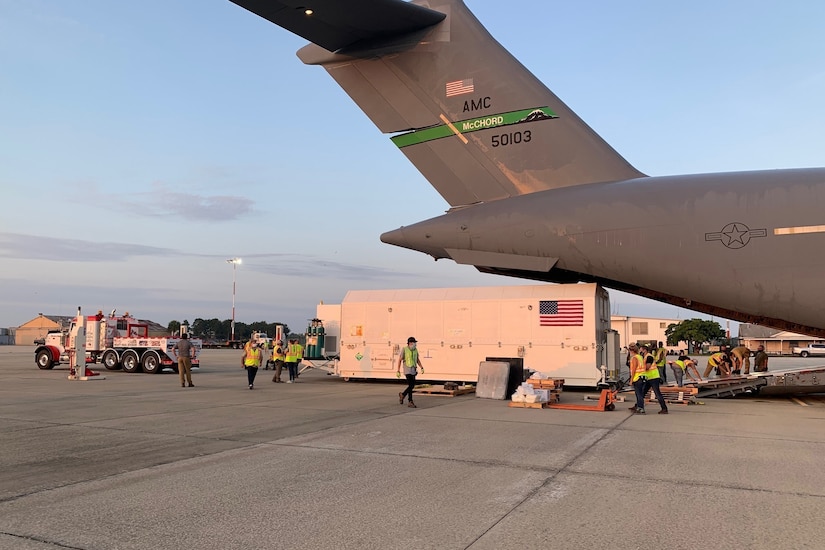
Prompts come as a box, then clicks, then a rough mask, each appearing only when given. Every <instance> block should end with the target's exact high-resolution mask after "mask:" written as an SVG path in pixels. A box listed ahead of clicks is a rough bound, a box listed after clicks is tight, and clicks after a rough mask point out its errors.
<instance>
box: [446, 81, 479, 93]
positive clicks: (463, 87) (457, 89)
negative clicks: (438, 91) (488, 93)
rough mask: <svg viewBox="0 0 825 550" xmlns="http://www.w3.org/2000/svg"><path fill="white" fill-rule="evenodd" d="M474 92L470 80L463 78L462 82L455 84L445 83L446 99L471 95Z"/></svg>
mask: <svg viewBox="0 0 825 550" xmlns="http://www.w3.org/2000/svg"><path fill="white" fill-rule="evenodd" d="M474 91H475V86H473V79H472V78H465V79H464V80H456V81H455V82H447V97H453V96H454V95H462V94H471V93H473V92H474Z"/></svg>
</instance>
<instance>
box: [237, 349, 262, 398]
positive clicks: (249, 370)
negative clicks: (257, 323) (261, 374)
mask: <svg viewBox="0 0 825 550" xmlns="http://www.w3.org/2000/svg"><path fill="white" fill-rule="evenodd" d="M261 359H263V352H262V351H261V348H260V346H259V345H258V342H250V343H249V346H248V347H245V348H244V352H243V357H241V367H242V368H245V369H246V378H247V380H248V381H249V389H250V390H251V389H252V388H253V387H254V386H255V375H256V374H258V367H260V366H261Z"/></svg>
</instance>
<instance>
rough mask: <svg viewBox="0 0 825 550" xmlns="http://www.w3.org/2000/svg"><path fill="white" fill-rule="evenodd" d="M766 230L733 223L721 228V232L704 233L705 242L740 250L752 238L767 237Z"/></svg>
mask: <svg viewBox="0 0 825 550" xmlns="http://www.w3.org/2000/svg"><path fill="white" fill-rule="evenodd" d="M767 235H768V230H767V229H751V228H749V227H748V226H747V225H745V224H744V223H740V222H733V223H729V224H727V225H726V226H725V227H723V228H722V231H719V232H714V233H705V241H722V244H723V245H725V246H726V247H728V248H733V249H736V248H742V247H743V246H745V245H746V244H748V243H749V242H750V240H751V239H752V238H754V237H767Z"/></svg>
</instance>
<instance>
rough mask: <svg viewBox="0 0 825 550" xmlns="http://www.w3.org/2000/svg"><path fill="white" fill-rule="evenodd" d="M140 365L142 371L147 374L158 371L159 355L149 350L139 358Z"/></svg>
mask: <svg viewBox="0 0 825 550" xmlns="http://www.w3.org/2000/svg"><path fill="white" fill-rule="evenodd" d="M140 366H141V367H143V372H145V373H148V374H157V373H159V372H160V370H161V368H160V355H158V352H156V351H152V350H149V351H147V352H146V353H144V354H143V357H141V358H140Z"/></svg>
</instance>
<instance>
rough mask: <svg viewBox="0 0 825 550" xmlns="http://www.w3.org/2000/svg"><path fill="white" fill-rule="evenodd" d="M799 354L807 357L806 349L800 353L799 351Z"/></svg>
mask: <svg viewBox="0 0 825 550" xmlns="http://www.w3.org/2000/svg"><path fill="white" fill-rule="evenodd" d="M799 355H801V356H802V357H808V352H807V351H803V352H802V353H800V354H799Z"/></svg>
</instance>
